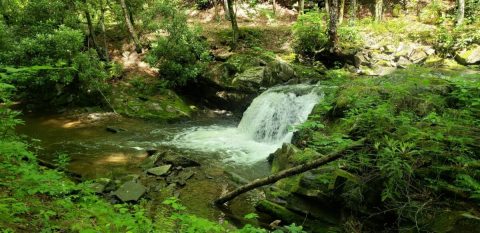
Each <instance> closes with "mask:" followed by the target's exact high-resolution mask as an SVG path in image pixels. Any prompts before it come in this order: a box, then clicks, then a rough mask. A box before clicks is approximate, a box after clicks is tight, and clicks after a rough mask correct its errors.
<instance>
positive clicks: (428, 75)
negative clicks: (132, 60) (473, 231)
mask: <svg viewBox="0 0 480 233" xmlns="http://www.w3.org/2000/svg"><path fill="white" fill-rule="evenodd" d="M335 1H336V0H335ZM220 2H223V1H211V0H194V1H193V0H192V1H179V0H175V1H169V0H131V1H123V0H122V1H107V0H71V1H66V0H35V1H31V0H0V120H1V121H0V228H1V230H2V231H3V232H15V231H35V232H59V231H64V230H66V231H73V232H77V231H78V232H162V231H166V232H171V231H174V230H179V231H181V232H268V230H265V229H260V228H257V227H256V226H253V225H250V224H247V225H245V226H240V227H239V228H238V229H237V228H235V227H234V226H233V225H232V224H230V223H228V222H224V223H222V224H219V223H217V222H212V221H210V220H207V219H204V218H200V217H198V216H195V215H192V214H190V213H189V212H188V209H186V207H185V206H183V205H182V204H181V201H180V200H178V199H177V198H173V197H172V198H169V199H167V200H165V201H164V202H163V205H161V207H160V208H155V209H151V205H149V203H148V202H147V201H142V202H140V203H138V204H111V203H109V202H108V201H107V200H105V199H103V198H102V197H100V196H98V195H96V194H95V193H94V192H93V190H92V189H91V188H90V185H91V182H88V181H87V182H80V183H77V182H74V181H72V180H70V179H69V178H68V174H66V173H65V171H63V170H62V168H64V167H65V165H66V163H67V162H68V156H63V157H59V158H58V159H57V161H56V162H57V166H58V169H47V168H45V167H42V166H40V165H39V163H38V158H37V152H38V149H39V148H38V147H37V146H38V145H36V144H34V143H28V140H26V139H25V138H24V136H20V135H17V134H16V132H15V129H16V127H17V126H18V125H19V124H23V121H22V120H21V112H20V111H19V110H14V109H18V108H15V107H16V106H14V105H15V104H18V103H20V105H23V106H22V107H25V109H27V110H31V109H30V107H31V108H40V109H52V108H55V109H56V108H63V107H78V106H87V105H92V104H97V105H98V104H100V105H105V104H106V103H105V102H108V100H107V98H106V96H105V95H109V94H111V93H109V92H110V91H111V89H112V86H113V85H114V84H115V83H116V82H118V81H119V80H120V81H123V80H122V79H124V78H125V77H124V76H123V75H124V74H125V72H127V70H124V69H123V68H122V65H121V64H120V63H119V62H118V61H115V60H113V59H112V58H113V57H112V54H114V51H115V50H122V49H124V48H126V49H127V50H132V51H131V52H132V53H133V49H132V41H136V40H137V39H138V42H139V43H140V47H141V48H142V49H143V50H142V49H140V50H141V51H137V52H142V53H143V54H138V55H139V56H141V57H144V60H145V61H146V62H147V63H149V64H150V66H151V67H153V68H156V70H158V75H156V76H155V77H154V78H155V79H156V81H157V82H158V83H159V84H158V85H157V83H155V85H150V84H149V83H147V82H145V83H143V82H142V81H143V80H142V78H140V79H132V80H130V84H132V83H133V84H132V85H133V86H135V85H139V86H142V87H147V86H148V89H149V90H150V89H151V90H152V91H151V92H152V93H155V92H156V91H159V89H162V88H170V89H176V88H181V87H184V86H188V85H189V84H191V83H193V82H192V81H193V80H195V79H198V78H204V77H203V76H204V75H205V74H206V72H207V71H208V67H209V65H210V64H211V63H212V62H219V60H215V59H218V56H217V57H215V56H214V55H213V52H212V50H213V49H216V48H217V46H221V47H227V52H228V53H238V54H242V53H245V54H248V53H250V54H249V56H246V57H247V59H248V60H249V61H245V63H248V62H252V63H257V61H256V60H255V61H250V59H251V60H254V59H253V58H252V57H251V56H250V55H251V54H255V55H258V56H260V55H261V56H266V57H268V58H269V59H272V60H273V59H279V58H288V60H289V61H292V63H293V65H295V68H297V69H300V68H298V67H303V66H304V65H306V66H312V67H314V68H315V69H312V70H313V71H311V70H308V72H314V73H315V75H312V77H309V80H308V81H310V82H313V81H318V80H317V78H316V77H317V76H321V77H322V79H323V81H325V84H324V85H330V84H331V85H330V87H331V88H328V91H326V93H325V98H324V99H323V100H322V102H321V103H319V104H318V105H317V106H316V107H315V110H314V112H313V114H312V115H311V116H310V118H309V120H308V121H307V122H306V123H305V124H303V125H302V126H299V128H298V129H299V132H298V133H297V134H296V136H295V137H296V141H297V144H298V145H300V146H301V147H302V149H303V151H302V153H300V154H298V156H296V157H295V158H293V159H294V162H296V163H299V164H301V163H303V162H305V161H308V160H311V159H313V158H314V156H315V155H318V153H320V154H326V153H328V152H330V151H332V150H334V149H335V148H339V147H341V146H344V145H346V144H349V143H351V142H352V141H354V140H358V139H360V138H365V139H366V142H367V143H366V144H365V146H364V147H363V148H361V149H359V150H355V151H353V152H352V153H351V154H349V155H348V156H346V157H345V159H342V160H340V161H337V162H335V163H333V164H332V165H331V166H334V167H336V168H339V169H341V170H342V171H343V172H344V173H342V174H343V175H344V176H345V177H347V179H346V180H347V181H346V182H344V184H342V187H341V190H342V191H341V192H339V191H338V190H340V189H336V190H335V192H333V191H332V193H330V195H331V197H332V199H331V200H332V201H335V202H338V203H341V204H342V208H345V209H348V210H349V212H350V215H351V216H354V217H355V218H357V219H356V221H357V222H368V221H370V220H371V217H372V215H376V214H377V213H379V212H380V213H382V214H383V213H387V214H391V216H394V217H392V218H390V219H394V221H393V222H382V221H383V220H384V219H381V221H379V222H381V223H379V224H378V225H377V226H375V227H379V225H382V224H384V225H382V226H380V227H385V226H386V225H388V226H389V227H392V228H393V229H395V230H398V229H400V228H401V227H403V226H409V227H411V226H414V227H415V228H416V229H417V230H418V231H421V230H423V229H429V228H428V224H429V221H430V220H432V219H433V218H429V217H431V216H433V217H434V216H435V213H436V211H438V210H441V209H445V208H451V209H455V208H463V209H475V208H477V209H478V203H480V173H479V172H478V168H479V166H480V161H479V154H478V153H479V151H480V148H479V146H478V142H479V141H480V138H479V135H480V131H479V129H480V119H479V117H478V116H479V115H480V80H479V78H478V77H479V76H478V72H477V73H475V72H473V73H472V72H469V71H468V70H466V69H463V68H462V69H459V70H455V71H451V70H447V71H445V70H440V69H437V68H436V67H430V68H426V67H421V66H415V65H414V66H411V67H409V68H407V69H404V70H399V71H396V72H394V73H393V74H391V75H387V76H385V77H359V76H357V75H355V74H352V73H351V72H348V71H346V70H347V69H335V70H324V69H323V68H322V69H321V68H318V67H321V66H322V65H321V64H320V60H319V56H320V55H321V54H322V53H323V52H325V51H328V50H329V46H330V45H331V39H332V38H331V37H330V36H329V34H328V31H329V29H330V28H329V27H331V25H332V24H329V22H328V21H329V18H330V17H329V16H330V15H329V12H327V11H326V9H324V5H322V4H318V2H315V1H302V2H306V6H307V8H306V9H305V12H299V9H297V8H296V7H297V6H293V2H296V1H277V2H278V4H280V5H282V6H286V7H289V9H288V10H290V11H291V12H295V13H296V14H298V18H297V15H295V19H294V22H292V24H291V26H290V24H285V25H287V26H285V25H284V24H282V23H281V22H280V17H279V16H277V15H276V14H278V13H277V12H276V10H278V9H275V8H272V9H265V8H262V10H261V11H262V12H263V13H262V14H263V15H265V16H268V17H267V18H268V21H267V22H268V24H267V26H265V25H261V26H260V27H258V28H254V27H257V26H258V25H256V24H255V23H258V24H261V23H264V21H261V22H260V21H259V22H255V21H254V20H245V19H244V20H243V21H240V22H239V26H240V28H239V33H240V35H239V38H238V39H239V41H238V43H242V46H236V45H235V44H233V43H237V41H236V40H233V41H232V40H230V37H231V36H232V35H233V36H235V33H233V34H232V33H231V30H232V29H231V28H230V25H229V22H226V24H225V25H227V26H228V27H225V28H226V29H225V30H224V29H222V30H223V31H221V32H220V33H219V34H221V35H222V36H223V37H228V39H227V40H222V43H219V44H220V45H218V44H215V45H212V44H211V43H212V42H211V40H208V39H210V38H205V35H208V34H206V33H205V32H204V31H202V28H201V27H200V26H199V25H197V24H195V23H192V22H191V21H189V17H190V16H191V15H189V14H188V13H192V12H193V11H194V10H193V9H195V10H196V9H201V10H208V9H210V7H213V6H215V4H216V3H220ZM232 2H233V3H234V4H237V5H235V10H238V9H239V7H238V5H239V4H241V3H245V5H247V6H248V7H250V8H252V9H254V8H255V7H256V6H257V5H261V4H262V3H265V2H267V1H259V0H248V1H232ZM337 2H340V3H341V2H343V3H344V4H345V2H347V3H346V5H343V6H340V7H344V8H345V9H343V10H344V12H345V14H344V18H345V20H343V22H342V23H338V24H333V25H337V26H338V28H337V33H338V39H339V48H340V50H341V51H342V53H343V54H348V55H352V54H355V53H356V52H357V51H358V50H360V49H362V48H364V47H365V46H368V45H369V44H368V43H370V42H369V41H366V40H365V38H366V37H365V35H366V34H367V35H368V36H384V37H385V38H390V39H391V40H392V43H397V42H401V41H404V40H410V41H413V42H415V43H422V44H425V45H428V46H432V47H433V48H434V49H435V50H436V52H437V54H436V55H437V56H439V57H440V58H441V59H452V58H454V57H455V56H456V53H457V52H458V51H461V50H463V49H467V48H469V47H471V46H472V45H475V44H477V45H480V30H479V28H480V20H479V19H480V1H479V0H465V8H464V9H463V16H462V17H463V18H464V21H461V22H459V14H460V13H461V12H462V11H460V7H459V6H456V5H455V4H453V1H440V0H434V1H416V0H415V1H413V0H412V1H385V4H383V5H381V6H382V7H384V8H382V9H380V11H378V12H381V13H383V14H384V15H385V17H383V20H382V19H377V18H375V9H372V8H375V3H376V2H382V1H373V0H365V1H337ZM353 2H355V3H356V2H358V3H356V4H358V6H353ZM121 3H125V5H126V10H125V9H123V7H122V4H121ZM289 3H290V4H289ZM322 3H323V4H324V1H322ZM192 6H193V8H192V9H190V8H189V7H192ZM242 6H243V5H242ZM187 10H189V11H187ZM225 14H226V13H225ZM233 16H234V17H236V15H230V16H227V18H228V17H233ZM247 16H248V14H247ZM277 17H279V18H277ZM380 18H382V17H380ZM342 19H343V18H342ZM270 23H272V24H275V23H279V24H278V25H280V26H278V25H277V26H278V28H280V29H279V30H283V31H282V32H284V31H287V32H288V33H283V34H282V35H287V36H290V35H291V38H274V39H281V41H282V42H283V41H285V44H286V45H290V43H291V47H292V48H291V49H292V50H291V51H290V50H288V49H287V52H285V51H282V52H281V54H280V53H279V54H276V52H277V51H269V50H268V49H266V47H268V46H265V44H268V43H273V42H270V40H271V39H272V37H270V38H268V39H265V38H257V37H261V36H263V35H266V34H268V30H264V28H265V27H269V25H270ZM128 24H132V25H131V26H132V27H130V25H128ZM212 24H213V23H212ZM243 24H244V25H243ZM247 24H253V25H254V26H253V27H252V26H247ZM411 24H413V25H414V26H418V25H420V26H421V27H420V26H419V27H413V28H412V27H411ZM203 26H205V24H204V25H203ZM285 27H286V29H285ZM213 28H214V29H216V28H215V27H213ZM227 29H228V30H227ZM265 31H266V32H265ZM290 32H291V34H289V33H290ZM135 34H138V35H137V36H138V37H139V38H133V37H134V35H135ZM275 35H277V34H275ZM262 39H263V40H264V41H266V42H264V41H262V43H260V42H259V41H261V40H262ZM135 43H137V42H135ZM122 46H124V47H122ZM270 47H281V46H277V44H275V46H270ZM278 51H281V50H280V49H279V50H278ZM121 52H123V51H121ZM129 52H130V51H129ZM117 56H118V55H117ZM120 56H121V55H120ZM332 60H333V58H332ZM260 65H261V66H265V65H266V64H260ZM342 65H343V63H339V64H335V67H336V68H340V67H341V66H342ZM346 67H347V66H346ZM317 68H318V69H317ZM476 68H478V67H475V66H473V67H472V68H471V69H476ZM261 69H263V68H261ZM300 71H303V70H300ZM308 72H306V76H309V74H311V73H308ZM304 76H305V75H304ZM125 79H126V78H125ZM136 82H138V83H136ZM322 85H323V84H322ZM312 151H314V152H315V153H309V152H312ZM319 179H320V182H324V183H328V182H331V180H330V179H332V178H331V176H328V175H325V176H321V177H320V178H319ZM419 215H420V216H421V217H424V218H421V217H419ZM257 217H258V216H256V215H255V214H249V215H247V216H245V217H244V218H245V219H247V220H248V219H250V220H253V219H255V218H257ZM298 224H301V223H297V225H296V224H292V225H287V226H285V227H284V228H282V229H277V230H276V231H274V232H279V233H280V232H304V230H303V227H302V226H298ZM375 227H373V228H372V229H374V230H378V228H375ZM346 229H347V228H346ZM382 230H385V229H382Z"/></svg>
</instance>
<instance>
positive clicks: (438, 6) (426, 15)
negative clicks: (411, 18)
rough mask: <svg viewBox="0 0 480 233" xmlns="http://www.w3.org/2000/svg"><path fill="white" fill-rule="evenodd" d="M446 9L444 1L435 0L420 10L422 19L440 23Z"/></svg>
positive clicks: (431, 22)
mask: <svg viewBox="0 0 480 233" xmlns="http://www.w3.org/2000/svg"><path fill="white" fill-rule="evenodd" d="M445 10H446V8H445V6H444V5H443V2H442V1H440V0H433V1H431V2H430V3H429V4H428V5H427V6H425V7H424V8H423V9H422V11H421V12H420V15H419V17H420V21H422V22H423V23H427V24H438V23H440V21H441V17H442V12H444V11H445Z"/></svg>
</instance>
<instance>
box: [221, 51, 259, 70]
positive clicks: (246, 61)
mask: <svg viewBox="0 0 480 233" xmlns="http://www.w3.org/2000/svg"><path fill="white" fill-rule="evenodd" d="M226 63H227V64H228V65H229V66H232V67H235V69H236V70H237V71H238V72H239V73H242V72H244V71H246V70H248V69H250V68H252V67H257V66H265V65H267V63H268V61H265V60H263V59H260V58H259V57H258V55H256V54H248V53H247V54H242V53H239V54H235V55H232V56H231V57H230V58H229V59H228V60H227V62H226Z"/></svg>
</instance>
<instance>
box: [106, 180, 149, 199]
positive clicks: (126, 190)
mask: <svg viewBox="0 0 480 233" xmlns="http://www.w3.org/2000/svg"><path fill="white" fill-rule="evenodd" d="M146 191H147V188H146V187H145V186H143V185H142V184H140V183H137V182H135V181H128V182H126V183H124V184H123V185H122V186H120V188H119V189H118V190H117V191H115V192H114V193H113V195H115V196H117V197H118V198H119V199H120V200H121V201H123V202H127V201H138V199H140V197H142V196H143V194H145V192H146Z"/></svg>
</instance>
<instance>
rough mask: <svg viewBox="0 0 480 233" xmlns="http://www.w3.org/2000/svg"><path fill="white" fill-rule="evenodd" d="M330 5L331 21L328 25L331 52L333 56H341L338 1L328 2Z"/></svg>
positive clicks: (330, 0)
mask: <svg viewBox="0 0 480 233" xmlns="http://www.w3.org/2000/svg"><path fill="white" fill-rule="evenodd" d="M328 1H329V2H330V3H329V5H330V21H329V23H328V42H329V47H330V52H331V53H333V54H339V53H340V49H339V46H338V34H337V25H338V22H337V20H338V0H328Z"/></svg>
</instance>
